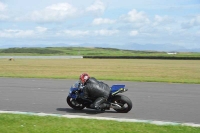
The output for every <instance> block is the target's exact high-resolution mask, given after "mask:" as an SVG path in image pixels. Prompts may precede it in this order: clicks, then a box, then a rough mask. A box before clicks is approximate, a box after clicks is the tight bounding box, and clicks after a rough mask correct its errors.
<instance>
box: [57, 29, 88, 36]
mask: <svg viewBox="0 0 200 133" xmlns="http://www.w3.org/2000/svg"><path fill="white" fill-rule="evenodd" d="M63 33H64V34H65V35H67V36H85V35H88V34H89V31H81V30H64V31H63ZM58 35H60V34H58ZM61 35H63V34H62V33H61Z"/></svg>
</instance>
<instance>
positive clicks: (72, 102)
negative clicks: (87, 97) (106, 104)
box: [66, 96, 85, 110]
mask: <svg viewBox="0 0 200 133" xmlns="http://www.w3.org/2000/svg"><path fill="white" fill-rule="evenodd" d="M66 101H67V104H68V105H69V106H70V107H71V108H73V109H75V110H82V109H84V108H85V106H84V105H83V104H79V103H78V102H77V101H76V100H74V99H73V98H71V97H69V96H68V97H67V99H66Z"/></svg>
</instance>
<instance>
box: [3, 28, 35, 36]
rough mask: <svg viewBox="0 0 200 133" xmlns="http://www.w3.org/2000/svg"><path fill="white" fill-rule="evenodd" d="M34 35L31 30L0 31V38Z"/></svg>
mask: <svg viewBox="0 0 200 133" xmlns="http://www.w3.org/2000/svg"><path fill="white" fill-rule="evenodd" d="M33 35H34V31H33V30H13V29H8V30H2V31H0V37H1V38H25V37H31V36H33Z"/></svg>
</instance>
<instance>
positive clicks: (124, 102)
mask: <svg viewBox="0 0 200 133" xmlns="http://www.w3.org/2000/svg"><path fill="white" fill-rule="evenodd" d="M112 103H115V104H118V105H120V106H121V109H114V110H115V111H117V112H119V113H128V112H129V111H130V110H131V109H132V102H131V100H130V99H129V98H128V97H126V96H124V95H116V96H114V97H113V98H112Z"/></svg>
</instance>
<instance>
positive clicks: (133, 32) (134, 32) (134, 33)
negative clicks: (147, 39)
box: [130, 30, 138, 36]
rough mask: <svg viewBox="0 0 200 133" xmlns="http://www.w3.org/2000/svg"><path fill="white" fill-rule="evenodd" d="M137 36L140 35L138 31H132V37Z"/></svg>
mask: <svg viewBox="0 0 200 133" xmlns="http://www.w3.org/2000/svg"><path fill="white" fill-rule="evenodd" d="M136 35H138V31H137V30H132V31H131V32H130V36H136Z"/></svg>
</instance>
